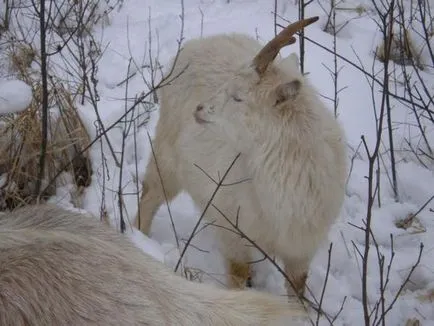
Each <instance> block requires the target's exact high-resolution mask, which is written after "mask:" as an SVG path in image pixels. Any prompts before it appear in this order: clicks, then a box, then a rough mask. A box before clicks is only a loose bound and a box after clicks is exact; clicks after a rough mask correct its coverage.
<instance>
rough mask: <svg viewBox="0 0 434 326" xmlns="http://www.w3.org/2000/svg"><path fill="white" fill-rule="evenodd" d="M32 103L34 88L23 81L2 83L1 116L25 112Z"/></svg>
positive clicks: (0, 82)
mask: <svg viewBox="0 0 434 326" xmlns="http://www.w3.org/2000/svg"><path fill="white" fill-rule="evenodd" d="M31 101H32V88H31V87H30V86H29V85H27V84H26V83H24V82H23V81H21V80H18V79H13V80H2V81H0V114H7V113H17V112H20V111H23V110H25V109H26V108H27V107H28V106H29V105H30V103H31Z"/></svg>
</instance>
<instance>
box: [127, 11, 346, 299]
mask: <svg viewBox="0 0 434 326" xmlns="http://www.w3.org/2000/svg"><path fill="white" fill-rule="evenodd" d="M317 19H318V17H313V18H310V19H306V20H303V21H299V22H297V23H294V24H291V25H290V26H288V27H287V28H285V29H284V30H282V32H280V33H279V34H278V35H277V36H276V37H275V38H274V39H273V40H272V41H270V42H269V43H268V44H267V45H265V47H262V46H261V45H260V44H259V43H258V42H257V41H256V40H255V39H253V38H251V37H248V36H245V35H240V34H231V35H214V36H211V37H207V38H203V39H195V40H190V41H188V42H186V43H185V44H184V48H183V49H182V51H181V53H180V54H179V57H178V58H177V61H176V65H175V67H174V70H173V76H177V75H178V74H180V76H179V77H178V78H175V80H174V81H172V82H171V83H170V84H169V85H167V86H165V87H163V88H162V89H161V91H160V99H161V108H160V118H159V121H158V125H157V127H156V137H155V140H154V144H153V146H154V149H155V157H156V161H157V164H158V169H159V171H158V170H157V165H156V163H155V160H154V159H152V158H151V159H150V161H149V163H148V166H147V170H146V174H145V179H144V182H143V193H142V198H141V203H140V210H139V212H140V218H137V217H136V222H135V223H136V225H137V226H139V227H140V229H141V230H142V232H144V233H145V234H148V232H149V229H150V226H151V223H152V219H153V216H154V214H155V212H156V210H157V209H158V208H159V207H160V205H161V204H162V203H164V201H165V197H164V193H163V191H162V190H163V188H162V186H161V182H160V176H159V173H160V174H161V177H162V181H163V185H164V190H165V193H166V196H167V198H168V200H169V201H170V200H172V199H173V198H174V197H175V196H176V195H177V194H178V193H179V192H180V191H181V190H185V191H187V192H188V194H189V195H190V196H191V197H192V199H193V200H194V202H195V204H196V205H197V206H198V207H199V208H200V209H204V207H205V205H206V204H207V202H208V200H209V199H210V197H211V194H212V193H213V191H214V190H215V188H216V182H218V179H219V177H221V175H222V174H223V173H224V172H225V170H226V169H227V168H228V166H229V164H230V163H231V162H232V161H233V160H234V158H235V157H236V155H237V154H238V153H241V156H240V158H239V160H238V161H237V162H236V164H235V166H234V167H233V168H232V170H231V171H230V173H229V174H228V177H227V178H226V180H225V182H224V183H225V184H226V185H225V186H223V187H221V189H220V190H219V191H218V193H217V195H216V197H215V198H214V200H213V204H214V205H215V207H217V209H218V210H220V211H221V212H222V213H223V214H224V215H225V216H226V217H227V218H229V219H231V220H232V221H233V223H235V222H236V223H237V225H238V227H239V229H240V230H241V231H242V232H244V233H245V234H246V235H247V236H248V237H249V238H250V239H251V240H253V241H255V242H256V244H257V245H259V246H260V247H261V248H262V249H264V250H265V251H266V252H267V253H268V254H269V255H270V256H273V255H276V256H278V257H280V258H281V259H282V260H283V263H284V265H285V272H286V273H287V274H288V276H289V277H290V278H292V279H293V282H294V285H295V288H296V291H297V292H302V291H303V290H304V285H305V280H306V277H307V271H308V268H309V265H310V262H311V260H312V258H313V256H314V254H315V252H316V250H317V248H318V247H319V246H320V245H321V244H323V242H324V241H325V240H326V239H327V234H328V231H329V228H330V226H331V224H332V223H333V222H334V221H335V219H336V218H337V217H338V216H339V213H340V209H341V206H342V203H343V199H344V187H345V178H346V173H347V165H346V164H347V163H346V155H345V146H344V144H345V141H344V134H343V131H342V129H341V127H340V125H339V124H338V122H337V121H336V120H335V118H334V116H333V115H332V113H331V112H330V111H329V110H328V109H327V108H326V107H325V105H324V104H323V103H322V102H321V101H320V99H319V96H318V94H317V92H316V90H315V89H314V88H313V87H312V86H311V85H310V84H309V82H308V80H307V79H306V78H305V77H304V76H303V75H302V74H301V73H300V72H299V70H298V69H297V65H296V64H295V63H294V57H293V56H289V57H288V58H286V59H276V60H274V59H275V57H276V56H277V53H278V52H279V50H280V49H281V48H282V47H283V46H285V45H288V44H291V43H294V42H295V38H294V37H293V34H294V33H295V32H296V31H297V30H299V29H301V28H303V27H305V26H307V25H309V24H311V23H313V22H315V21H316V20H317ZM198 167H200V169H199V168H198ZM201 170H203V171H201ZM204 172H206V173H204ZM210 177H211V178H213V179H214V181H212V180H211V179H210ZM228 184H231V185H230V186H229V185H228ZM215 207H214V206H211V207H210V208H209V210H208V212H207V214H206V216H205V218H207V219H209V220H215V219H217V220H218V221H219V222H220V223H219V224H220V225H224V226H225V227H226V228H227V227H229V228H230V227H231V226H230V225H229V224H228V223H227V221H226V219H225V218H224V217H222V214H220V212H218V210H217V209H215ZM238 210H239V211H238ZM219 230H220V234H221V237H222V241H221V242H222V250H223V253H224V254H225V257H227V262H228V268H229V269H230V274H232V275H233V276H236V277H241V279H242V281H244V279H245V278H246V277H247V276H248V273H249V271H248V267H246V265H245V263H246V262H248V261H252V257H251V250H252V249H251V245H250V246H249V245H248V242H246V241H245V240H243V239H241V238H240V237H239V236H237V235H236V234H234V233H233V232H229V231H227V230H225V229H223V228H219ZM246 244H247V246H246ZM229 283H230V284H231V286H235V285H236V283H234V282H233V279H232V277H230V278H229ZM253 283H254V279H253ZM286 285H287V286H288V285H289V284H288V283H287V284H286ZM288 291H289V293H291V291H290V289H289V288H288Z"/></svg>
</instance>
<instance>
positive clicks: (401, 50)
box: [376, 27, 423, 68]
mask: <svg viewBox="0 0 434 326" xmlns="http://www.w3.org/2000/svg"><path fill="white" fill-rule="evenodd" d="M384 49H385V44H384V42H383V43H381V44H380V45H379V46H377V49H376V56H377V59H378V60H380V61H381V62H384V60H385V51H384ZM389 59H390V60H391V61H393V62H395V63H397V64H399V65H412V64H413V62H414V63H415V64H416V66H418V67H419V68H423V65H422V64H421V60H420V53H418V52H417V51H416V48H415V46H414V44H413V41H412V39H411V37H410V33H409V31H408V29H406V28H404V27H403V28H402V32H400V33H396V34H393V35H392V43H391V48H390V56H389Z"/></svg>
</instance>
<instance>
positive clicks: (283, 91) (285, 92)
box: [274, 79, 301, 105]
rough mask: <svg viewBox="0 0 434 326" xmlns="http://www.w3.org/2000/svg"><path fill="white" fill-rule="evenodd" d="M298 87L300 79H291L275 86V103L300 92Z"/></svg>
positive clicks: (299, 86)
mask: <svg viewBox="0 0 434 326" xmlns="http://www.w3.org/2000/svg"><path fill="white" fill-rule="evenodd" d="M300 88H301V81H300V80H298V79H294V80H293V81H290V82H288V83H283V84H280V85H279V86H277V87H276V88H275V90H274V92H275V96H276V103H275V105H278V104H280V103H282V102H285V101H287V100H289V99H291V98H293V97H294V96H296V95H297V94H298V93H299V92H300Z"/></svg>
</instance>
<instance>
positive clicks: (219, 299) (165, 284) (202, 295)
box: [0, 205, 305, 326]
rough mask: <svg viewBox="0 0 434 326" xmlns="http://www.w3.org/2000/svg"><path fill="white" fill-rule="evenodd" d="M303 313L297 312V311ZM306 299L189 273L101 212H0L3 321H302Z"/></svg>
mask: <svg viewBox="0 0 434 326" xmlns="http://www.w3.org/2000/svg"><path fill="white" fill-rule="evenodd" d="M296 316H297V317H296ZM302 316H305V313H304V310H303V309H301V306H300V305H296V304H295V302H294V303H293V304H288V303H287V302H286V300H284V299H283V297H282V298H281V299H279V298H278V297H275V296H271V295H269V294H265V293H260V292H255V291H234V290H226V289H218V288H216V287H214V286H212V285H210V284H200V283H197V282H191V281H188V280H186V279H185V278H182V277H180V276H178V275H176V274H174V273H173V272H172V271H170V270H169V269H168V268H167V267H165V266H164V265H163V264H161V263H160V262H158V261H156V260H155V259H153V258H152V257H150V256H148V255H146V254H144V253H143V252H142V251H141V250H140V249H138V248H136V247H135V246H134V245H133V244H132V243H131V242H130V241H129V240H128V239H127V238H126V237H125V236H123V235H121V234H118V233H116V232H115V231H114V230H112V229H111V228H110V227H109V226H107V225H105V224H103V223H100V222H98V220H96V219H95V218H92V217H90V216H85V215H82V214H78V213H72V212H69V211H66V210H63V209H61V208H57V207H54V206H51V205H40V206H39V205H38V206H29V207H26V208H23V209H18V210H16V211H15V212H13V213H9V214H3V215H0V325H3V326H12V325H14V326H23V325H27V326H54V325H56V326H57V325H83V326H86V325H104V326H109V325H113V326H114V325H116V326H119V325H151V326H168V325H171V326H175V325H180V326H211V325H214V326H215V325H227V326H229V325H231V326H239V325H241V326H242V325H244V326H247V325H257V326H259V325H264V326H265V325H276V326H277V325H282V326H283V325H294V322H297V319H299V320H300V321H302V320H303V318H299V317H302Z"/></svg>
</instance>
